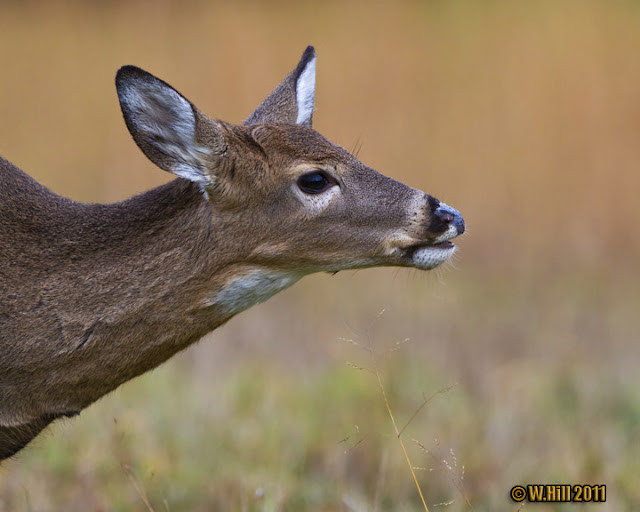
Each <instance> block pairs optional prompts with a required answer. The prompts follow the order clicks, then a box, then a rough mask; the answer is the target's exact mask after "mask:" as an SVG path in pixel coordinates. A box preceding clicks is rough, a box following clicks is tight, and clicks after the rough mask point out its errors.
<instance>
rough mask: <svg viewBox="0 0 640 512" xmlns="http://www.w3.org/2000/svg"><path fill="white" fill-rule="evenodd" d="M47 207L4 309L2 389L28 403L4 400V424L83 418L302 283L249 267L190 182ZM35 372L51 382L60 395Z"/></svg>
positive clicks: (223, 220)
mask: <svg viewBox="0 0 640 512" xmlns="http://www.w3.org/2000/svg"><path fill="white" fill-rule="evenodd" d="M39 200H40V201H42V196H40V198H39ZM49 200H50V201H52V202H56V208H57V214H56V215H55V217H54V216H52V215H51V212H48V213H46V214H45V215H43V216H42V217H41V218H34V219H33V220H32V222H33V223H34V225H32V226H31V227H30V230H31V231H33V230H34V229H35V231H36V232H37V233H38V236H33V240H32V243H31V244H29V245H30V246H35V247H36V248H38V247H44V249H43V250H41V251H40V252H37V251H34V252H33V253H32V254H31V255H27V256H28V257H29V261H28V262H27V264H26V265H22V267H23V268H24V269H25V270H24V271H23V274H22V275H20V272H17V273H16V283H17V282H18V280H22V282H23V283H25V286H23V287H22V288H23V290H22V293H21V295H20V297H19V301H20V302H13V303H12V302H5V303H4V304H0V305H2V306H3V309H5V310H6V311H7V312H8V314H4V315H0V323H3V325H2V328H3V329H4V330H5V334H7V336H5V338H4V339H7V340H9V339H10V340H15V341H16V343H10V344H8V345H7V346H0V348H1V349H2V350H4V351H5V357H4V358H0V387H3V386H4V389H5V391H6V393H5V394H6V395H7V397H6V398H7V402H6V403H13V402H15V400H18V402H16V403H21V404H22V408H21V410H19V411H16V410H13V411H10V412H8V411H7V410H3V409H4V408H3V404H2V403H0V420H1V421H2V423H3V424H5V425H11V424H20V423H24V422H26V421H30V420H32V419H34V418H38V417H43V416H45V415H53V416H55V415H59V414H68V412H69V411H79V410H81V409H82V408H84V407H86V406H87V405H89V404H90V403H91V402H93V401H95V400H96V399H97V398H99V397H100V396H102V395H104V394H106V393H108V392H109V391H111V390H113V389H115V388H116V387H117V386H119V385H120V384H122V383H123V382H125V381H127V380H129V379H131V378H133V377H135V376H137V375H140V374H142V373H144V372H146V371H147V370H149V369H151V368H154V367H156V366H158V365H159V364H161V363H162V362H164V361H165V360H167V359H168V358H170V357H171V356H172V355H174V354H175V353H176V352H178V351H180V350H182V349H184V348H185V347H187V346H188V345H190V344H191V343H193V342H195V341H197V340H198V339H200V338H201V337H203V336H204V335H205V334H207V333H208V332H210V331H212V330H213V329H215V328H216V327H218V326H219V325H221V324H222V323H224V322H226V321H227V320H229V319H230V318H231V317H232V316H234V315H235V314H237V313H239V312H240V311H242V310H244V309H246V308H248V307H250V306H251V305H253V304H255V303H257V302H262V301H264V300H266V299H267V298H268V297H270V296H271V295H273V294H274V293H277V292H278V291H280V290H281V289H283V288H286V287H287V286H290V285H291V284H293V283H294V282H295V281H296V280H297V279H299V278H300V277H301V276H300V275H297V274H292V273H288V272H285V271H275V270H268V269H266V268H264V267H261V266H259V265H255V264H251V263H249V262H247V261H245V256H246V254H247V253H249V252H250V247H249V248H247V243H248V244H249V245H250V241H247V240H246V239H245V240H243V241H242V243H240V242H239V241H237V240H236V241H235V242H234V241H233V240H229V229H230V228H232V226H230V225H229V224H230V223H231V222H232V218H230V217H228V216H225V215H221V214H219V213H216V211H215V209H214V208H213V207H212V205H211V203H209V202H208V201H207V200H206V199H205V198H204V197H203V195H202V193H201V191H200V190H199V188H198V186H196V185H193V184H191V183H190V182H188V181H186V180H181V179H178V180H174V181H173V182H170V183H168V184H166V185H163V186H161V187H159V188H156V189H153V190H151V191H149V192H147V193H145V194H142V195H140V196H137V197H135V198H132V199H130V200H128V201H125V202H123V203H119V204H114V205H79V204H78V203H73V202H71V201H68V200H64V199H62V198H59V197H57V196H54V195H53V194H51V195H50V197H49ZM51 204H53V203H51ZM26 207H27V209H29V207H28V205H26ZM232 232H233V231H232ZM40 233H42V235H40ZM47 233H48V235H47ZM25 236H30V235H28V233H27V234H26V235H25ZM43 236H49V237H50V239H46V240H45V242H46V243H43V239H42V237H43ZM243 246H244V247H243ZM27 253H28V251H27ZM11 255H12V254H11V253H9V256H11ZM27 271H28V272H32V273H35V274H36V276H37V279H27V278H26V277H25V274H24V272H27ZM28 283H32V284H30V285H28ZM16 286H17V284H16ZM0 313H2V311H0ZM34 325H35V326H38V328H37V329H34V328H33V326H34ZM27 326H31V327H27ZM0 341H1V340H0ZM0 345H2V344H1V343H0ZM28 346H34V347H38V349H37V350H25V347H28ZM12 352H13V355H12ZM20 353H22V357H19V356H20ZM14 356H15V357H14ZM2 361H13V362H12V364H11V367H8V368H5V369H4V370H3V368H2V364H1V363H2ZM15 361H20V362H19V364H16V363H15ZM34 368H36V369H38V371H41V374H43V375H49V376H52V377H51V379H52V381H51V382H54V383H55V386H56V389H57V390H58V392H56V393H55V396H52V394H51V393H49V391H48V388H47V387H46V386H45V387H43V386H42V385H41V383H39V382H35V381H34V380H33V379H32V378H31V377H30V376H29V375H32V374H33V371H34ZM5 370H6V371H5ZM3 373H4V374H5V376H6V377H7V379H3V378H2V374H3ZM3 380H4V382H3ZM14 395H15V396H14ZM25 397H26V398H25ZM0 402H2V400H0Z"/></svg>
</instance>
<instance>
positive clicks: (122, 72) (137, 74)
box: [116, 65, 153, 87]
mask: <svg viewBox="0 0 640 512" xmlns="http://www.w3.org/2000/svg"><path fill="white" fill-rule="evenodd" d="M151 76H153V75H151V74H150V73H147V72H146V71H145V70H144V69H141V68H139V67H137V66H131V65H127V66H122V67H121V68H120V69H119V70H118V72H117V73H116V87H120V86H121V85H123V84H125V82H128V81H130V80H141V79H142V80H144V79H148V78H149V77H151Z"/></svg>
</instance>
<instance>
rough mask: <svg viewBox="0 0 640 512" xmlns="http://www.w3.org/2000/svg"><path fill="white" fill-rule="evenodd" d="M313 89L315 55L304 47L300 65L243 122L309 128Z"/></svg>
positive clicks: (310, 49)
mask: <svg viewBox="0 0 640 512" xmlns="http://www.w3.org/2000/svg"><path fill="white" fill-rule="evenodd" d="M315 89H316V52H315V50H314V49H313V46H307V49H306V50H305V51H304V53H303V54H302V58H301V59H300V62H299V63H298V65H297V66H296V69H294V70H293V71H292V72H291V73H289V74H288V75H287V76H286V78H285V79H284V80H283V81H282V82H280V84H279V85H278V86H277V87H276V88H275V89H274V90H273V92H272V93H271V94H270V95H269V96H267V97H266V99H265V100H264V101H263V102H262V103H261V104H260V106H259V107H258V108H257V109H256V110H255V111H254V112H253V114H251V115H250V116H249V118H248V119H247V120H246V121H245V122H244V124H245V125H252V124H261V123H290V124H294V123H295V124H302V125H305V126H308V127H311V121H312V117H313V98H314V95H315Z"/></svg>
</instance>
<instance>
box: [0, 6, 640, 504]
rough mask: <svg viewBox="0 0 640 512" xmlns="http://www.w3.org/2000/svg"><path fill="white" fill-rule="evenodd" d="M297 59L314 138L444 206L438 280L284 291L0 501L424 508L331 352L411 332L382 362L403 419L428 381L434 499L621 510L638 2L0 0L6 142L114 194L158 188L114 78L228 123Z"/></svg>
mask: <svg viewBox="0 0 640 512" xmlns="http://www.w3.org/2000/svg"><path fill="white" fill-rule="evenodd" d="M307 44H314V45H315V47H316V50H317V52H318V56H319V57H318V76H317V94H316V101H317V105H316V106H317V111H316V115H315V116H314V122H315V127H316V129H318V130H319V131H320V132H321V133H323V134H324V135H326V136H327V137H328V138H330V139H331V140H333V141H334V142H336V143H338V144H340V145H342V146H345V147H346V148H348V149H352V150H353V149H356V148H357V149H358V151H359V153H358V154H359V157H360V158H361V159H362V160H363V161H364V162H365V163H367V164H369V165H371V166H373V167H375V168H376V169H378V170H380V171H381V172H383V173H385V174H387V175H389V176H392V177H394V178H396V179H399V180H402V181H405V182H406V183H408V184H410V185H412V186H415V187H418V188H421V189H423V190H425V191H427V192H429V193H431V194H433V195H435V196H436V197H438V198H440V199H442V200H444V201H446V202H447V203H448V204H451V205H453V206H455V207H456V208H458V209H459V210H460V211H461V212H462V213H463V215H464V217H465V219H466V221H467V224H468V232H467V234H465V235H464V237H463V238H462V239H460V243H459V247H460V251H459V253H458V255H457V257H456V261H455V265H454V267H453V268H451V267H450V268H447V269H444V270H439V271H435V272H431V273H421V272H417V271H410V270H393V269H390V270H389V269H374V270H367V271H361V272H355V273H354V272H342V273H340V274H338V275H337V276H335V277H330V276H327V275H318V276H311V277H308V278H305V279H304V280H303V281H302V282H301V283H299V284H297V285H296V286H295V287H294V288H292V289H290V290H288V291H286V292H284V293H282V294H281V295H279V296H277V297H275V298H273V299H272V300H270V301H269V302H267V303H266V304H264V305H261V306H258V307H256V308H254V309H252V310H250V311H248V312H246V313H243V314H241V315H240V316H239V317H236V318H235V319H234V320H232V321H231V322H230V323H229V324H228V325H226V326H224V327H223V328H221V329H219V330H217V331H215V332H214V333H213V334H211V335H209V336H207V338H206V339H205V340H204V341H202V342H200V343H199V344H198V345H197V346H195V347H193V348H191V349H190V350H188V351H186V352H185V353H184V354H181V355H180V356H179V357H177V358H176V359H174V360H172V361H171V362H169V363H167V364H166V365H164V366H163V367H161V368H160V369H158V370H156V371H154V372H152V373H151V374H148V375H146V376H144V377H142V378H139V379H137V380H136V381H134V382H132V383H129V384H127V385H124V386H122V387H121V388H120V389H119V390H118V391H117V392H115V393H113V394H112V395H110V396H108V397H106V398H104V399H102V400H101V401H100V402H98V403H97V404H95V405H94V406H92V407H91V408H89V409H88V410H86V411H85V412H83V413H82V415H81V416H80V417H79V418H77V419H74V420H70V421H67V422H60V423H57V424H56V425H55V426H53V427H52V428H51V429H50V430H49V431H48V433H47V434H46V435H45V436H44V437H42V438H40V439H38V440H37V441H36V442H35V443H33V444H32V445H31V447H30V448H29V449H28V450H27V451H26V452H24V453H23V454H21V455H20V456H19V457H17V458H16V459H15V460H13V461H10V462H9V463H7V464H4V465H3V466H2V467H1V468H0V511H1V512H5V511H11V512H13V511H27V510H37V511H57V510H66V511H86V510H95V511H111V510H114V511H121V510H122V511H124V510H141V511H142V510H148V507H147V506H146V505H145V504H144V503H143V499H142V497H141V495H142V494H144V495H146V496H147V499H148V501H149V503H150V505H151V506H152V507H153V509H154V510H156V511H160V510H168V511H177V510H195V511H205V510H246V511H258V510H260V511H262V510H264V511H281V510H282V511H285V510H287V511H294V510H295V511H297V510H312V511H363V510H417V509H419V503H420V502H419V498H418V496H417V493H416V491H415V487H414V486H413V483H412V481H411V477H410V474H409V471H408V469H407V467H406V465H405V462H404V460H403V458H402V454H401V451H400V447H399V446H398V444H397V441H396V440H395V439H394V438H393V436H392V435H391V433H392V429H391V425H390V423H389V420H388V417H387V416H386V412H385V409H384V405H383V402H382V399H381V397H380V392H379V389H378V387H377V384H376V381H375V378H374V377H373V376H372V375H371V374H370V372H368V371H361V370H357V369H354V368H353V367H351V366H349V365H347V364H346V363H348V362H350V363H353V364H355V365H357V366H361V367H366V368H368V369H371V368H372V364H373V363H372V361H371V360H370V358H369V355H368V353H367V352H366V350H363V347H369V346H373V347H375V348H376V349H377V350H378V351H379V352H384V351H385V350H386V349H388V348H390V347H394V346H395V345H394V344H395V343H396V342H398V341H400V340H404V339H405V338H409V339H410V342H409V343H406V344H403V345H402V346H401V347H400V348H399V350H397V351H395V352H392V353H388V354H386V355H383V354H381V355H379V356H378V358H377V361H378V366H379V368H380V371H381V374H382V377H383V380H384V382H385V386H386V387H387V391H388V393H389V396H390V400H391V404H392V407H393V409H394V412H395V414H396V416H397V418H398V422H399V423H400V424H401V425H402V424H404V423H406V422H407V421H408V420H409V418H410V417H411V416H412V414H413V413H414V412H415V411H416V409H417V408H418V407H419V406H420V404H421V403H422V401H423V396H427V397H428V396H431V395H433V394H436V396H435V397H434V398H433V399H432V400H431V401H430V402H429V403H428V404H427V406H426V407H424V408H423V409H422V410H421V411H420V412H419V413H418V414H417V416H416V417H415V418H414V419H413V420H412V421H411V423H410V425H409V427H408V428H407V430H406V431H405V432H404V437H405V439H406V442H407V443H408V445H409V450H410V455H411V457H412V459H413V464H414V465H415V466H417V467H419V468H421V469H420V470H418V471H417V473H418V476H419V478H420V481H421V485H422V487H423V491H424V493H425V496H426V498H427V503H428V504H429V506H430V510H447V511H458V510H471V506H472V507H473V509H475V510H519V506H518V505H517V504H515V503H513V502H511V500H510V499H509V490H510V488H511V487H512V486H513V485H516V484H526V483H537V482H541V483H575V484H578V483H590V484H601V483H602V484H606V485H607V486H608V494H607V503H606V504H597V505H591V506H588V505H587V506H584V507H580V506H576V505H565V506H564V507H563V506H561V505H558V506H551V505H548V506H547V505H538V506H536V507H535V508H536V510H539V511H548V510H598V511H604V510H616V511H619V510H634V509H637V506H638V504H639V503H640V486H638V481H639V480H640V442H639V441H640V372H638V365H639V364H640V343H639V341H640V340H639V333H640V315H639V314H638V313H639V311H640V289H639V286H638V282H639V280H640V267H639V265H638V255H639V254H640V251H639V249H640V237H639V236H638V233H639V230H638V225H639V223H640V205H639V203H638V199H637V196H638V193H639V192H640V172H638V162H640V144H639V141H640V59H639V58H638V54H639V51H640V5H639V4H637V3H636V2H631V1H623V0H615V1H612V0H609V1H605V0H601V1H596V0H580V1H578V0H566V1H562V2H557V1H555V0H540V1H537V2H508V1H473V0H448V1H428V2H427V1H423V2H408V1H402V2H400V1H398V2H393V3H391V2H388V3H385V2H368V3H364V2H295V3H294V2H264V3H261V2H241V3H240V2H224V3H223V2H201V3H198V2H195V3H194V2H171V1H164V2H142V1H128V2H124V1H123V2H97V1H96V2H32V1H26V2H2V3H0V62H1V63H2V80H0V120H1V121H0V153H1V154H2V155H3V156H4V157H6V158H8V159H9V160H11V161H13V162H14V163H16V164H17V165H19V166H20V167H21V168H23V169H24V170H25V171H27V172H29V173H30V174H31V175H32V176H34V177H35V178H37V179H38V180H40V181H41V182H42V183H44V184H46V185H47V186H49V187H51V188H52V189H53V190H55V191H56V192H58V193H60V194H62V195H65V196H69V197H72V198H74V199H76V200H81V201H100V202H109V201H116V200H120V199H124V198H126V197H128V196H130V195H132V194H134V193H138V192H141V191H143V190H145V189H148V188H150V187H152V186H155V185H157V184H160V183H162V182H164V181H166V180H168V179H170V177H169V175H167V174H165V173H163V172H161V171H160V170H158V169H156V168H154V167H153V165H152V164H151V163H149V162H148V161H147V160H146V159H145V157H144V156H143V155H142V154H141V153H140V151H139V150H138V149H137V148H136V146H135V145H134V143H133V142H132V141H131V139H130V136H129V134H128V132H127V130H126V128H125V126H124V123H123V121H122V119H121V114H120V111H119V107H118V105H117V99H116V95H115V88H114V85H113V78H114V75H115V71H116V69H117V68H118V67H119V66H121V65H123V64H137V65H139V66H141V67H143V68H145V69H148V70H149V71H151V72H153V73H154V74H156V75H158V76H160V77H162V78H163V79H165V80H167V81H168V82H169V83H171V84H173V85H174V86H176V87H177V88H178V89H179V90H180V91H181V92H183V93H184V94H185V95H186V96H187V97H189V98H190V99H192V100H193V101H194V102H195V103H196V104H197V105H198V106H199V107H200V108H201V109H202V110H203V111H205V112H207V113H209V114H210V115H211V116H212V117H216V118H221V119H224V120H227V121H236V122H239V121H240V120H242V119H244V118H245V117H246V116H247V115H248V114H249V113H250V112H251V110H252V109H253V107H255V106H256V105H257V104H258V103H259V102H260V101H261V100H262V99H263V97H264V96H265V95H266V94H267V93H268V92H269V91H270V90H271V89H272V87H273V86H274V85H275V84H276V83H278V81H279V80H280V79H281V78H282V77H283V76H284V75H285V74H286V73H288V71H289V70H290V69H291V68H292V67H293V66H294V65H295V64H296V62H297V59H298V58H299V56H300V54H301V52H302V50H303V49H304V47H305V46H306V45H307ZM0 264H1V262H0ZM382 310H384V313H383V314H382V315H379V314H378V313H379V312H380V311H382ZM345 338H346V339H350V340H352V341H355V342H356V343H359V344H360V346H357V345H354V344H353V343H347V342H345V341H344V339H345ZM451 385H454V387H453V388H452V389H450V390H448V391H446V392H441V393H438V391H439V390H442V389H443V388H446V387H448V386H451ZM412 440H415V442H414V441H412ZM418 443H419V444H418ZM467 499H468V501H469V502H470V503H471V506H470V505H469V504H468V503H467V501H466V500H467ZM438 504H440V505H438Z"/></svg>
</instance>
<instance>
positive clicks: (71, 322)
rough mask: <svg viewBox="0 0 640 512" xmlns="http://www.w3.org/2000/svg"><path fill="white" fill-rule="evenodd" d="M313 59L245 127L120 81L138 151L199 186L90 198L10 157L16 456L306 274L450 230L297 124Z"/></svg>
mask: <svg viewBox="0 0 640 512" xmlns="http://www.w3.org/2000/svg"><path fill="white" fill-rule="evenodd" d="M308 52H309V50H307V53H305V55H304V56H303V60H302V61H301V64H299V66H298V68H296V70H295V71H294V72H293V73H292V74H290V75H289V76H288V77H287V78H286V79H285V81H284V82H283V84H280V85H279V86H278V87H277V88H276V90H275V91H274V93H272V95H271V96H270V97H269V98H267V100H265V102H263V104H262V105H261V106H260V107H259V108H258V110H256V112H255V113H254V114H253V115H252V116H251V117H250V118H249V120H248V121H247V123H246V125H245V126H236V125H230V124H227V123H223V122H220V121H212V120H210V119H209V118H207V117H206V116H204V115H203V114H202V113H200V112H199V111H198V110H197V109H196V107H194V106H193V105H191V104H190V103H188V102H187V100H184V98H182V97H181V96H179V93H177V92H175V90H173V89H171V88H170V87H169V86H168V85H166V84H164V83H163V82H161V81H159V80H157V79H155V78H154V77H152V76H151V75H148V74H146V73H145V72H142V71H141V70H138V69H137V68H127V69H123V71H121V72H120V73H119V76H118V81H119V82H118V88H119V93H120V94H121V102H122V104H123V112H124V114H125V120H126V121H127V126H128V127H129V129H130V130H131V132H132V135H133V137H134V139H135V140H136V142H137V143H138V145H139V146H140V147H141V149H142V150H143V151H144V152H145V153H146V154H147V156H149V158H151V159H152V160H153V161H154V162H155V163H157V164H158V165H159V166H160V167H162V168H163V169H165V170H168V171H170V172H174V173H176V174H178V175H179V176H180V175H181V174H180V173H181V172H185V171H184V169H187V171H186V172H187V173H188V174H189V176H195V178H194V180H192V181H195V182H192V181H190V180H189V179H184V178H178V179H176V180H174V181H172V182H170V183H168V184H166V185H163V186H161V187H158V188H156V189H153V190H150V191H148V192H146V193H144V194H141V195H139V196H136V197H133V198H131V199H129V200H127V201H124V202H121V203H117V204H107V205H103V204H80V203H77V202H74V201H72V200H70V199H65V198H62V197H60V196H57V195H56V194H54V193H53V192H51V191H50V190H48V189H46V188H45V187H43V186H42V185H40V184H38V183H37V182H36V181H34V180H33V179H31V178H30V177H29V176H28V175H26V174H25V173H23V172H22V171H21V170H19V169H18V168H16V167H15V166H13V165H12V164H11V163H9V162H8V161H6V160H4V159H0V261H1V262H2V265H0V460H2V459H3V458H6V457H9V456H11V455H12V454H14V453H15V452H17V451H18V450H20V449H21V448H22V447H23V446H25V445H26V444H27V443H28V442H29V441H30V440H31V439H32V438H33V437H35V436H36V435H37V434H38V433H39V432H40V431H41V430H42V429H43V428H44V427H46V426H47V425H48V424H49V423H50V422H51V421H53V420H54V419H56V418H59V417H62V416H71V415H75V414H77V413H78V412H79V411H81V410H82V409H83V408H85V407H87V406H88V405H89V404H91V403H92V402H94V401H95V400H97V399H98V398H100V397H101V396H103V395H104V394H106V393H108V392H110V391H112V390H113V389H115V388H116V387H118V386H119V385H120V384H122V383H124V382H126V381H127V380H130V379H132V378H133V377H136V376H137V375H140V374H142V373H144V372H146V371H148V370H149V369H151V368H154V367H155V366H158V365H159V364H161V363H162V362H164V361H165V360H167V359H168V358H170V357H171V356H172V355H173V354H175V353H176V352H178V351H180V350H182V349H184V348H186V347H187V346H189V345H190V344H191V343H193V342H195V341H197V340H198V339H200V338H201V337H202V336H204V335H205V334H206V333H208V332H210V331H212V330H213V329H215V328H216V327H218V326H219V325H221V324H222V323H224V322H226V321H227V320H228V319H229V318H231V316H233V315H234V314H236V313H237V312H239V311H240V310H242V309H244V308H246V307H249V306H250V305H251V304H253V303H255V302H259V301H262V300H265V299H266V298H267V297H268V296H269V295H271V294H272V293H276V292H277V291H278V290H279V289H280V288H282V287H286V286H288V285H289V284H291V283H293V282H294V281H295V280H297V279H298V278H299V277H301V276H303V275H305V274H308V273H311V272H316V271H337V270H340V269H344V268H359V267H366V266H375V265H402V266H412V265H413V263H412V261H411V258H410V256H411V251H410V250H409V249H410V248H411V247H414V246H415V244H423V245H425V244H426V245H428V244H429V243H430V241H431V240H434V239H435V238H436V237H437V236H438V235H440V234H441V233H442V231H443V230H444V229H446V227H447V226H444V227H442V228H438V229H434V228H433V226H434V223H433V219H434V211H436V210H435V209H436V208H437V206H438V204H439V203H438V202H437V200H433V199H431V198H430V196H427V195H426V194H423V193H422V192H419V191H416V190H414V189H411V188H409V187H407V186H405V185H402V184H401V183H398V182H396V181H394V180H392V179H390V178H387V177H385V176H383V175H381V174H379V173H377V172H376V171H374V170H373V169H370V168H368V167H366V166H365V165H363V164H362V163H360V162H359V161H358V160H357V159H356V158H355V157H353V156H352V155H350V154H349V153H348V152H346V151H345V150H343V149H342V148H339V147H337V146H335V145H333V144H331V143H330V142H329V141H327V140H326V139H324V138H323V137H322V136H321V135H319V134H318V133H317V132H315V131H314V130H313V129H311V128H310V127H308V126H304V125H295V124H292V123H293V122H295V115H293V114H295V112H294V111H293V110H292V109H295V105H296V98H295V84H292V83H291V81H295V80H296V79H297V76H296V74H297V75H299V74H300V66H302V65H303V64H304V63H305V62H307V61H308V60H309V58H310V57H309V55H310V54H309V53H308ZM311 52H312V53H311V54H312V55H313V56H315V54H314V53H313V50H311ZM305 59H306V60H305ZM140 90H142V91H143V93H141V95H140V96H136V95H137V94H138V91H140ZM172 91H173V92H172ZM174 93H175V94H174ZM292 94H293V95H294V96H293V97H292V96H291V95H292ZM176 98H178V99H177V100H176V101H177V103H175V104H174V103H172V102H173V101H174V100H175V99H176ZM183 100H184V101H183ZM127 102H128V103H127ZM141 105H142V106H141ZM158 105H159V106H158ZM147 108H148V111H149V113H148V115H147V110H145V109H147ZM279 116H280V117H279ZM292 119H293V120H292ZM160 121H162V122H160ZM278 121H279V122H278ZM310 122H311V120H310V118H309V119H308V123H303V124H309V125H310ZM173 125H175V126H177V128H175V129H174V128H173ZM191 128H193V129H194V130H195V131H194V136H193V137H191V138H190V136H189V134H190V133H191V131H190V130H191ZM154 130H155V131H154ZM185 134H186V135H185ZM314 169H320V170H326V172H327V173H330V174H331V175H332V176H334V177H335V179H336V180H337V182H338V183H337V185H336V186H337V187H339V189H336V188H335V187H334V188H333V189H332V191H330V193H332V194H334V196H333V199H332V200H331V201H330V202H328V203H327V205H324V206H322V204H321V203H319V202H318V201H322V200H324V199H323V197H325V196H323V195H322V194H319V195H318V196H308V197H307V196H306V195H305V194H303V193H301V192H300V191H299V190H298V189H297V188H296V180H297V179H298V177H299V176H300V175H302V174H304V173H306V172H309V171H310V170H314ZM203 193H206V196H207V197H206V198H205V197H204V196H203ZM314 201H315V202H314ZM318 205H320V206H318ZM405 249H406V250H405ZM256 276H257V277H256ZM265 276H266V277H265ZM274 276H275V277H274ZM280 276H285V278H283V279H284V280H283V282H282V284H278V283H276V284H275V285H272V284H271V283H272V281H273V280H276V281H277V279H279V278H280ZM263 283H266V284H264V286H266V287H267V290H266V291H264V292H263V291H262V290H261V286H263ZM244 287H249V288H250V290H249V292H245V288H244Z"/></svg>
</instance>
